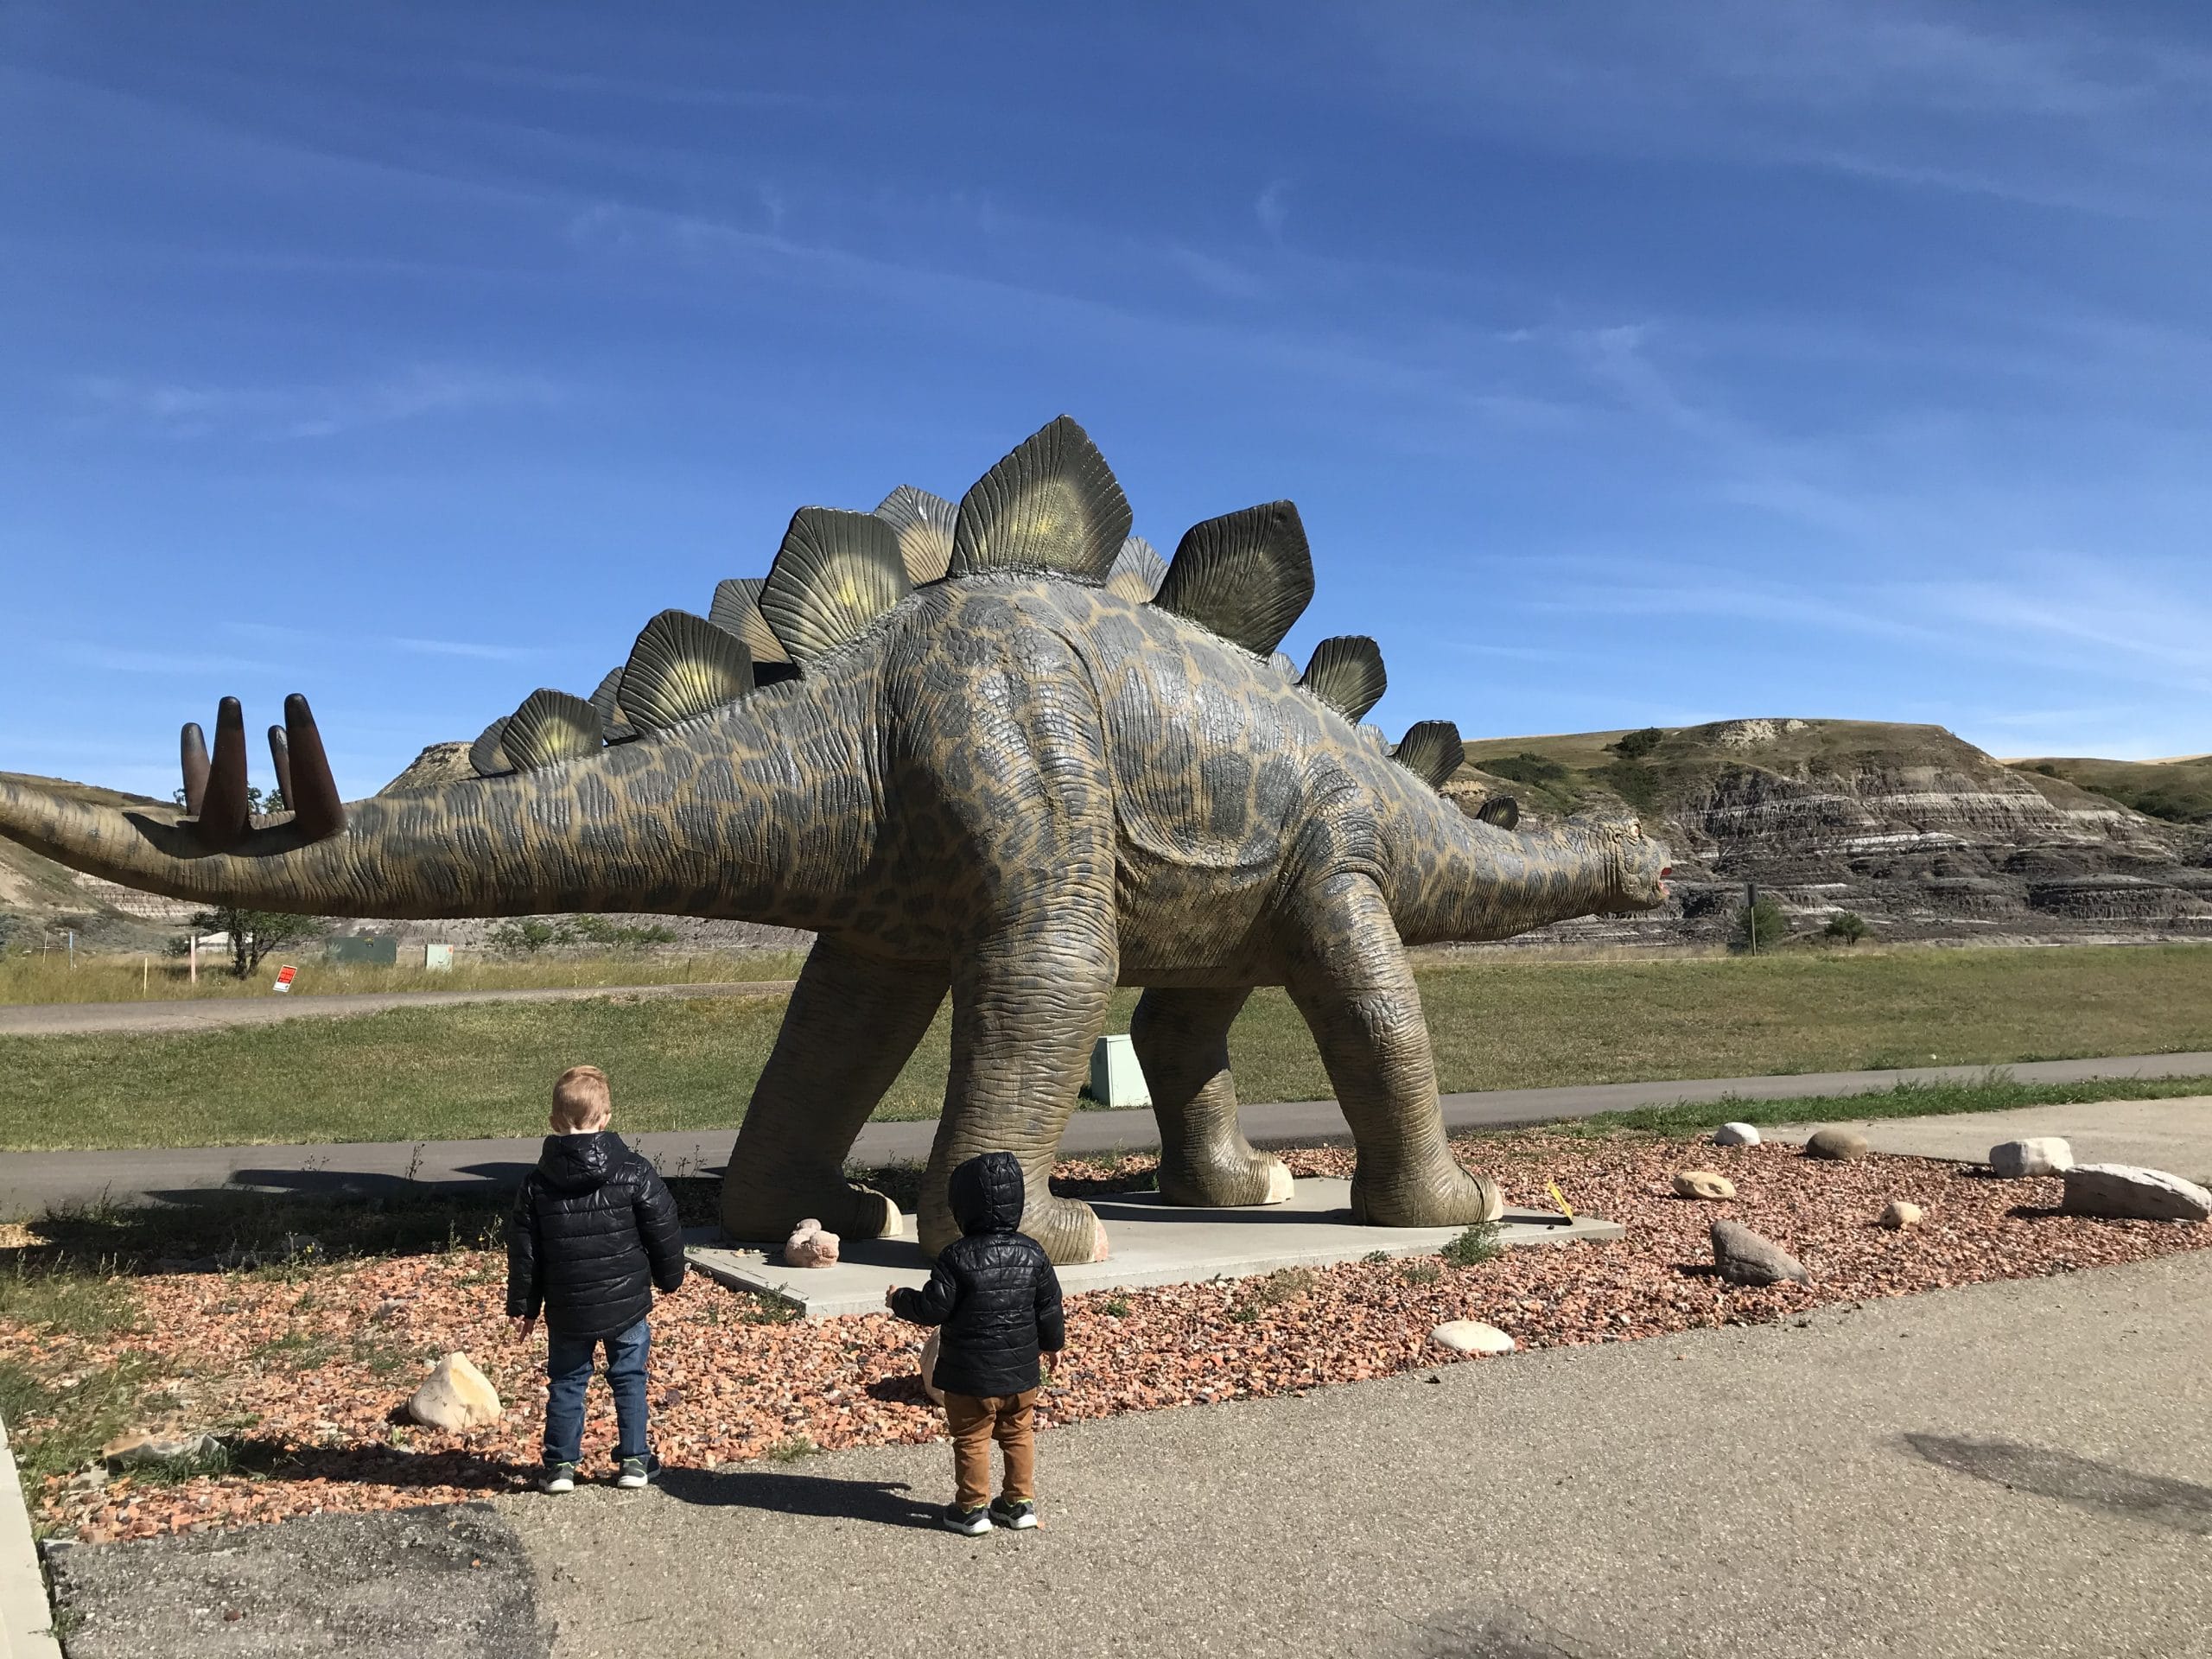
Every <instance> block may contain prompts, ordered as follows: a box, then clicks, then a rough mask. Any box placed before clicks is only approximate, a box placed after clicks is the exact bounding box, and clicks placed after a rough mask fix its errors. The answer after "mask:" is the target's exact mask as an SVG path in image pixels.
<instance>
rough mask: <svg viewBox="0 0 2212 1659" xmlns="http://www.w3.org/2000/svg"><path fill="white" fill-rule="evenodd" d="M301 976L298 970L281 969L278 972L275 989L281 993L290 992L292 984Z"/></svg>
mask: <svg viewBox="0 0 2212 1659" xmlns="http://www.w3.org/2000/svg"><path fill="white" fill-rule="evenodd" d="M299 976H300V970H299V969H296V968H293V967H290V966H286V967H283V968H279V969H277V983H276V986H275V987H274V988H275V989H277V990H280V991H289V990H290V989H291V988H292V982H293V981H294V980H296V979H297V978H298V977H299Z"/></svg>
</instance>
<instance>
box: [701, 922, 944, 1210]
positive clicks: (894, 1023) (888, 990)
mask: <svg viewBox="0 0 2212 1659" xmlns="http://www.w3.org/2000/svg"><path fill="white" fill-rule="evenodd" d="M945 984H946V972H945V969H944V968H942V967H939V966H934V965H917V964H913V963H889V962H880V961H876V960H874V959H873V958H871V957H862V956H860V955H858V954H856V953H855V952H854V951H852V950H848V949H847V948H846V947H844V946H843V945H841V944H837V943H836V941H835V940H832V939H827V938H823V939H817V940H816V942H815V945H814V950H813V951H812V952H811V953H810V955H809V956H808V957H807V959H806V966H805V967H804V969H801V970H800V973H799V976H798V985H797V987H796V988H793V990H792V992H791V1007H790V1009H789V1011H788V1012H786V1013H785V1015H784V1024H783V1029H782V1030H781V1031H779V1033H777V1035H776V1046H775V1048H774V1050H773V1052H771V1053H770V1054H769V1056H768V1064H767V1065H766V1066H765V1067H764V1068H762V1070H761V1072H760V1083H759V1084H758V1085H757V1086H756V1087H755V1088H754V1089H753V1103H752V1104H751V1105H750V1106H748V1107H747V1109H746V1113H745V1123H744V1126H743V1127H742V1128H740V1129H739V1130H738V1132H737V1146H736V1147H735V1149H734V1151H733V1152H732V1153H731V1154H730V1160H729V1168H728V1171H727V1172H726V1173H724V1174H723V1176H722V1194H721V1223H722V1229H723V1230H724V1231H725V1232H728V1234H730V1236H733V1237H735V1238H743V1239H774V1240H781V1239H783V1238H785V1236H788V1235H789V1233H790V1232H791V1228H792V1227H793V1226H794V1225H795V1224H797V1223H798V1222H799V1221H801V1220H803V1219H804V1218H805V1217H809V1216H812V1217H817V1219H819V1220H820V1221H821V1223H822V1224H823V1226H824V1227H826V1228H828V1229H829V1230H830V1231H831V1232H833V1233H843V1234H845V1235H846V1236H849V1237H856V1238H880V1237H882V1236H885V1235H887V1233H889V1232H891V1231H893V1230H895V1229H896V1228H897V1226H898V1224H899V1211H898V1208H897V1206H895V1205H893V1204H892V1202H891V1201H890V1200H889V1199H888V1198H885V1197H884V1196H883V1195H882V1194H881V1193H880V1192H875V1191H874V1189H873V1188H870V1187H866V1186H861V1185H855V1183H853V1182H850V1181H848V1180H847V1179H845V1174H844V1162H845V1154H846V1153H848V1152H849V1151H850V1150H851V1149H852V1144H853V1141H854V1139H855V1136H857V1135H859V1134H860V1132H861V1125H862V1124H864V1123H866V1122H868V1114H869V1113H870V1112H873V1111H874V1109H875V1103H876V1102H878V1101H879V1100H880V1099H882V1098H883V1091H884V1090H886V1089H887V1088H889V1087H890V1086H891V1081H892V1079H893V1078H894V1077H897V1076H898V1075H899V1068H900V1067H901V1066H903V1065H906V1060H907V1058H908V1057H909V1056H910V1055H912V1053H913V1052H914V1048H915V1046H916V1045H917V1044H918V1043H919V1042H920V1041H921V1039H922V1033H925V1031H927V1030H928V1029H929V1025H930V1021H931V1019H932V1018H934V1017H935V1016H936V1014H937V1010H938V1004H940V1003H942V1002H943V1001H944V990H945Z"/></svg>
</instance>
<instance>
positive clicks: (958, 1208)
mask: <svg viewBox="0 0 2212 1659" xmlns="http://www.w3.org/2000/svg"><path fill="white" fill-rule="evenodd" d="M950 1198H951V1200H952V1218H953V1219H954V1220H955V1221H957V1222H958V1223H959V1224H960V1231H961V1234H962V1236H960V1237H959V1238H957V1239H955V1240H954V1241H953V1242H952V1243H950V1244H948V1245H946V1246H945V1247H944V1250H943V1252H942V1253H941V1254H939V1255H938V1259H937V1269H936V1271H935V1272H933V1273H931V1274H930V1281H929V1283H927V1284H926V1285H924V1286H923V1287H921V1288H920V1289H919V1290H900V1289H898V1288H897V1287H893V1288H891V1289H888V1290H886V1291H885V1292H884V1293H883V1300H884V1305H885V1306H887V1307H888V1308H889V1309H890V1310H891V1311H892V1312H893V1313H896V1314H897V1315H898V1316H899V1318H900V1319H906V1320H910V1321H912V1323H913V1324H916V1325H938V1326H939V1327H941V1332H942V1334H941V1335H940V1336H939V1338H938V1357H937V1376H936V1377H935V1379H934V1380H935V1382H936V1383H937V1386H938V1388H939V1389H942V1390H944V1421H945V1424H946V1427H949V1428H950V1430H951V1431H952V1472H953V1478H954V1483H955V1484H956V1486H957V1489H958V1490H957V1492H956V1494H955V1495H954V1497H953V1500H952V1502H951V1503H950V1505H949V1506H948V1507H947V1508H946V1510H945V1511H944V1524H945V1525H946V1526H948V1527H950V1529H952V1530H953V1531H955V1532H961V1533H965V1534H967V1535H969V1537H980V1536H981V1535H982V1534H984V1533H987V1532H988V1531H989V1530H990V1529H991V1522H994V1521H995V1522H998V1523H999V1524H1000V1525H1001V1526H1002V1527H1013V1528H1014V1529H1023V1528H1027V1527H1033V1526H1035V1525H1036V1524H1037V1484H1036V1481H1037V1441H1036V1425H1035V1422H1034V1412H1035V1409H1036V1405H1037V1390H1038V1388H1039V1384H1040V1383H1042V1381H1043V1377H1042V1376H1041V1375H1040V1373H1039V1369H1038V1363H1037V1357H1038V1354H1039V1351H1043V1352H1045V1353H1058V1351H1060V1349H1061V1347H1062V1346H1063V1345H1064V1344H1065V1343H1066V1341H1067V1326H1066V1321H1065V1319H1063V1317H1062V1315H1061V1313H1060V1278H1059V1275H1058V1274H1056V1273H1054V1272H1053V1271H1052V1261H1051V1259H1050V1258H1049V1257H1047V1256H1046V1254H1045V1251H1044V1248H1043V1247H1042V1246H1041V1245H1039V1243H1037V1241H1036V1240H1034V1239H1033V1238H1030V1237H1028V1236H1027V1235H1025V1234H1022V1233H1018V1232H1016V1231H1015V1230H1014V1229H1015V1228H1016V1227H1018V1226H1020V1224H1021V1210H1022V1203H1023V1194H1022V1185H1021V1166H1020V1164H1019V1163H1018V1162H1016V1161H1015V1160H1014V1154H1012V1153H1010V1152H987V1153H985V1154H982V1156H981V1157H979V1158H970V1159H969V1160H968V1161H967V1162H966V1163H964V1164H962V1165H961V1166H959V1167H958V1168H957V1169H955V1170H954V1171H953V1172H952V1182H951V1191H950ZM993 1440H996V1441H997V1442H998V1443H999V1451H1000V1452H1001V1454H1002V1455H1003V1456H1004V1458H1005V1459H1006V1486H1005V1489H1004V1491H1001V1493H1000V1495H999V1497H997V1499H996V1500H995V1501H993V1502H992V1503H990V1504H989V1505H988V1508H987V1507H986V1506H985V1502H984V1500H985V1499H987V1498H989V1497H990V1495H991V1442H992V1441H993Z"/></svg>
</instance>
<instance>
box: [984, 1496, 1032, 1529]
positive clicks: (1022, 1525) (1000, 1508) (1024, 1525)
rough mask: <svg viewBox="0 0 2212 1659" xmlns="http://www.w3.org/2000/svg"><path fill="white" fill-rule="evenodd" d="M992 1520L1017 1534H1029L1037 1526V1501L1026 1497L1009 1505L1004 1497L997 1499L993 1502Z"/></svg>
mask: <svg viewBox="0 0 2212 1659" xmlns="http://www.w3.org/2000/svg"><path fill="white" fill-rule="evenodd" d="M991 1519H992V1520H994V1521H995V1522H998V1523H999V1525H1001V1526H1002V1527H1010V1528H1012V1529H1014V1531H1016V1532H1027V1531H1028V1530H1029V1529H1030V1528H1032V1527H1033V1526H1035V1525H1036V1524H1037V1500H1036V1499H1035V1498H1033V1497H1025V1498H1022V1499H1021V1500H1020V1502H1018V1503H1007V1501H1006V1499H1004V1498H1002V1497H995V1498H993V1499H992V1500H991Z"/></svg>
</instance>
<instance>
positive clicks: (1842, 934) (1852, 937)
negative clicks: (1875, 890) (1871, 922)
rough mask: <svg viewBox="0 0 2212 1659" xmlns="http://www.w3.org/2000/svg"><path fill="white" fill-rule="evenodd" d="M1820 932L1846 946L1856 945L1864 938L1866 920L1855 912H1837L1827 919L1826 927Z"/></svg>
mask: <svg viewBox="0 0 2212 1659" xmlns="http://www.w3.org/2000/svg"><path fill="white" fill-rule="evenodd" d="M1821 932H1823V933H1825V934H1826V935H1827V937H1828V938H1832V939H1840V940H1842V941H1843V942H1844V944H1858V943H1859V940H1861V939H1863V938H1866V918H1865V917H1864V916H1861V915H1859V912H1856V911H1851V910H1839V911H1838V912H1836V913H1835V914H1834V915H1833V916H1831V917H1829V918H1828V925H1827V926H1826V927H1824V928H1822V929H1821Z"/></svg>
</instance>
